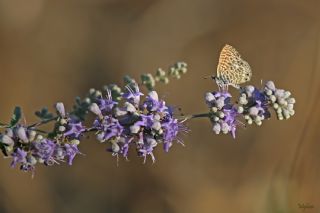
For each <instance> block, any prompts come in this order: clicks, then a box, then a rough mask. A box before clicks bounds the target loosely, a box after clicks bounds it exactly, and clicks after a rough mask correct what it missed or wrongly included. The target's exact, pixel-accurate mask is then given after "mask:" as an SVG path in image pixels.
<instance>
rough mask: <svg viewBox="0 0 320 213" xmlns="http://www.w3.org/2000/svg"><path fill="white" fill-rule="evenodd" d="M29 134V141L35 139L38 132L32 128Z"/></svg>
mask: <svg viewBox="0 0 320 213" xmlns="http://www.w3.org/2000/svg"><path fill="white" fill-rule="evenodd" d="M28 135H29V141H33V140H34V139H35V138H36V135H37V132H36V131H33V130H31V131H29V132H28Z"/></svg>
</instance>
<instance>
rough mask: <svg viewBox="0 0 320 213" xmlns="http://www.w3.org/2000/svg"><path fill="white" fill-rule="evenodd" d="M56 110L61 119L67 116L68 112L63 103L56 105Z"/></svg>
mask: <svg viewBox="0 0 320 213" xmlns="http://www.w3.org/2000/svg"><path fill="white" fill-rule="evenodd" d="M56 110H57V112H58V113H59V115H60V116H61V117H65V116H66V111H65V109H64V105H63V103H62V102H58V103H56Z"/></svg>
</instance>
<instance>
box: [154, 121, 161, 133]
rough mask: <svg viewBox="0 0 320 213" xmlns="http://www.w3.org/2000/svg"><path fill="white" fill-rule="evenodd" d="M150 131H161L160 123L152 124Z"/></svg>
mask: <svg viewBox="0 0 320 213" xmlns="http://www.w3.org/2000/svg"><path fill="white" fill-rule="evenodd" d="M152 129H154V130H157V131H158V130H159V129H161V123H160V122H157V121H156V122H154V123H153V124H152Z"/></svg>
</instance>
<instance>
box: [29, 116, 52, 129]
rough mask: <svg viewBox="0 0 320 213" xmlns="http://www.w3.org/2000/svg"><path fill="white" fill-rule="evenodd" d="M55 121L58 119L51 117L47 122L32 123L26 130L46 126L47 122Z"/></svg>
mask: <svg viewBox="0 0 320 213" xmlns="http://www.w3.org/2000/svg"><path fill="white" fill-rule="evenodd" d="M57 119H58V117H53V118H50V119H48V120H43V121H40V122H38V123H34V124H32V125H30V126H28V128H33V127H37V126H41V125H43V124H47V123H49V122H51V121H54V120H57Z"/></svg>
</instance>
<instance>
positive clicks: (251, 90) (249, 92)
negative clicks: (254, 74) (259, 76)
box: [246, 85, 254, 94]
mask: <svg viewBox="0 0 320 213" xmlns="http://www.w3.org/2000/svg"><path fill="white" fill-rule="evenodd" d="M246 92H247V93H248V94H251V93H253V92H254V86H251V85H249V86H246Z"/></svg>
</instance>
